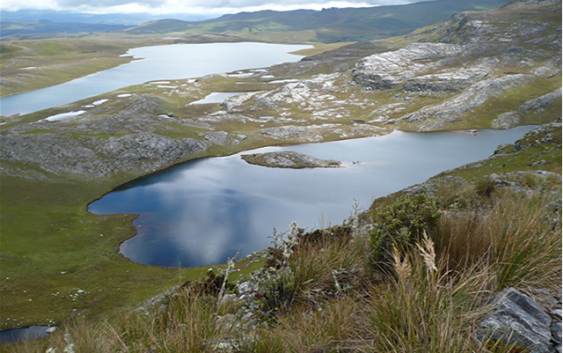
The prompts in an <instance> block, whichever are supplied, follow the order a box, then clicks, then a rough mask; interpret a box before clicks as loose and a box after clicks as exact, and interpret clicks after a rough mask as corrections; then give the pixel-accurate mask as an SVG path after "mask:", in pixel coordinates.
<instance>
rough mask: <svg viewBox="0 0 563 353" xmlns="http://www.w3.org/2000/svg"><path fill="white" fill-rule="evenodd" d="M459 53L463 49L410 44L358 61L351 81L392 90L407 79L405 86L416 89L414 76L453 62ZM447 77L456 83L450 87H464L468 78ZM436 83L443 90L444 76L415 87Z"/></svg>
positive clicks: (459, 76) (442, 45)
mask: <svg viewBox="0 0 563 353" xmlns="http://www.w3.org/2000/svg"><path fill="white" fill-rule="evenodd" d="M462 53H463V47H461V46H459V45H452V44H441V43H440V44H433V43H415V44H409V45H407V46H406V47H404V48H402V49H399V50H395V51H392V52H387V53H383V54H376V55H372V56H368V57H367V58H364V59H362V60H360V61H359V62H358V63H357V64H356V68H354V70H353V71H352V79H353V80H354V82H356V83H358V84H360V85H362V86H365V87H370V88H372V89H393V88H396V87H397V86H398V85H402V84H403V83H405V82H407V80H410V81H411V82H410V83H409V85H408V86H407V87H410V88H411V89H415V88H417V83H416V82H417V81H416V80H415V79H414V77H416V76H421V75H424V74H426V73H428V72H429V71H431V70H435V69H437V68H441V67H443V66H445V65H446V63H447V62H448V61H449V60H453V59H454V58H456V57H458V56H459V55H461V54H462ZM449 74H451V75H452V76H453V77H455V80H456V81H457V85H456V84H452V87H459V85H465V84H467V83H466V82H465V81H468V75H464V74H459V73H458V74H457V75H456V74H454V73H449ZM443 75H448V74H443ZM436 80H437V81H442V85H440V87H441V88H442V89H445V88H446V87H447V86H446V85H444V84H443V83H444V81H445V77H442V80H440V79H438V78H432V77H426V79H422V78H420V79H418V81H420V82H419V83H418V85H419V86H420V85H422V84H423V83H425V84H426V86H429V84H430V82H432V81H436Z"/></svg>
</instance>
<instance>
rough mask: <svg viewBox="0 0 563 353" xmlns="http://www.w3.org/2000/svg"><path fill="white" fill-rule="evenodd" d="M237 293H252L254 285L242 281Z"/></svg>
mask: <svg viewBox="0 0 563 353" xmlns="http://www.w3.org/2000/svg"><path fill="white" fill-rule="evenodd" d="M238 292H239V294H241V295H243V294H248V293H253V292H254V283H252V282H251V281H244V282H241V283H239V285H238Z"/></svg>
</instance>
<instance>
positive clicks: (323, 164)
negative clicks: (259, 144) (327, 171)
mask: <svg viewBox="0 0 563 353" xmlns="http://www.w3.org/2000/svg"><path fill="white" fill-rule="evenodd" d="M241 158H242V159H244V160H245V161H246V162H247V163H250V164H256V165H261V166H264V167H270V168H294V169H299V168H339V167H340V164H341V162H340V161H336V160H333V159H318V158H315V157H311V156H308V155H306V154H303V153H300V152H295V151H281V152H268V153H253V154H243V155H241Z"/></svg>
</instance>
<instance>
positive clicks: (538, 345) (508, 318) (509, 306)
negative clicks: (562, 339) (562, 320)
mask: <svg viewBox="0 0 563 353" xmlns="http://www.w3.org/2000/svg"><path fill="white" fill-rule="evenodd" d="M550 324H551V317H550V316H549V315H548V314H547V313H546V312H544V311H543V310H542V308H541V307H540V306H539V305H538V304H537V303H536V302H535V301H534V300H533V299H531V298H530V297H528V296H527V295H525V294H523V293H521V292H519V291H518V290H516V289H514V288H507V289H505V290H503V291H502V292H500V293H499V294H498V295H497V297H496V298H495V301H494V309H493V312H492V314H491V315H489V316H488V317H487V318H485V320H483V321H482V322H481V323H479V329H480V330H479V334H478V338H479V339H480V340H481V341H491V340H492V341H501V342H502V343H504V344H516V345H519V346H523V347H524V348H526V349H528V350H529V351H530V353H540V352H549V351H550V347H551V342H550V340H551V331H550V328H549V326H550Z"/></svg>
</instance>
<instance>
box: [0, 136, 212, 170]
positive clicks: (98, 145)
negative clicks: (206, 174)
mask: <svg viewBox="0 0 563 353" xmlns="http://www.w3.org/2000/svg"><path fill="white" fill-rule="evenodd" d="M210 145H211V143H209V142H206V141H198V140H194V139H189V138H184V139H172V138H169V137H165V136H161V135H157V134H153V133H149V132H141V133H135V134H128V135H125V136H121V137H110V138H109V139H97V138H94V137H81V138H78V139H76V138H73V137H70V136H65V135H62V134H55V133H44V134H30V135H23V136H22V135H20V134H4V135H3V136H2V138H1V139H0V158H1V159H6V160H12V161H22V162H25V163H34V164H36V165H38V166H39V168H40V169H41V170H43V171H46V172H50V173H55V174H61V173H71V174H79V175H82V177H86V178H99V177H107V176H111V175H113V174H115V173H117V172H127V171H134V172H141V173H147V172H153V171H156V170H158V169H160V168H162V167H164V166H167V165H169V164H172V163H174V162H176V161H177V160H178V159H182V158H186V157H189V156H192V155H197V154H199V153H201V152H204V151H206V150H207V148H209V146H210ZM4 172H5V173H6V174H8V175H11V174H14V175H17V173H18V170H17V169H7V170H4Z"/></svg>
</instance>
